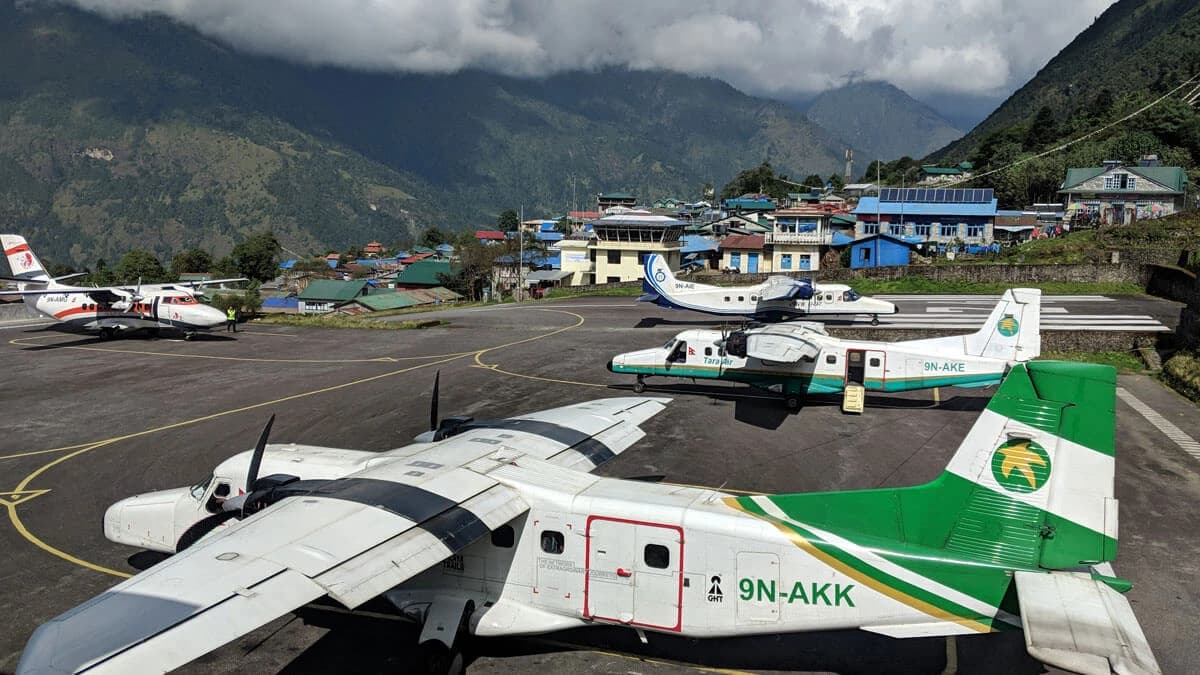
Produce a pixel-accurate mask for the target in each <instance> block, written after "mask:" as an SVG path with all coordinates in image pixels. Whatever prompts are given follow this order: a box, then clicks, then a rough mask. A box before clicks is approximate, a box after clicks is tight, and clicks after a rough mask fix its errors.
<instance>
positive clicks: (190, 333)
mask: <svg viewBox="0 0 1200 675" xmlns="http://www.w3.org/2000/svg"><path fill="white" fill-rule="evenodd" d="M183 339H184V340H187V341H188V342H191V341H192V340H195V339H196V333H195V331H190V330H189V331H188V332H186V333H184V334H183Z"/></svg>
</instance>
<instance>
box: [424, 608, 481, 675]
mask: <svg viewBox="0 0 1200 675" xmlns="http://www.w3.org/2000/svg"><path fill="white" fill-rule="evenodd" d="M474 612H475V603H474V602H472V601H471V600H464V599H462V598H454V597H438V598H436V599H435V600H434V601H433V604H432V605H430V607H429V609H428V610H426V612H425V625H424V626H423V627H422V628H421V637H420V638H418V639H419V648H420V650H421V658H422V659H423V660H424V662H425V672H426V673H429V675H460V674H461V673H462V672H463V671H464V670H465V669H466V659H465V658H464V657H463V652H462V643H463V641H464V640H465V639H466V638H467V636H468V634H469V633H470V626H469V624H470V620H471V614H473V613H474Z"/></svg>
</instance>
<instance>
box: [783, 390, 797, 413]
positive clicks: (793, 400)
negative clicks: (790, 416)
mask: <svg viewBox="0 0 1200 675" xmlns="http://www.w3.org/2000/svg"><path fill="white" fill-rule="evenodd" d="M784 404H785V405H787V409H788V410H790V411H792V412H796V411H797V410H799V409H800V397H799V396H795V395H791V394H789V395H788V397H787V398H786V399H784Z"/></svg>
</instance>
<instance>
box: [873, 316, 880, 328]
mask: <svg viewBox="0 0 1200 675" xmlns="http://www.w3.org/2000/svg"><path fill="white" fill-rule="evenodd" d="M871 325H872V326H878V325H879V315H878V314H872V315H871Z"/></svg>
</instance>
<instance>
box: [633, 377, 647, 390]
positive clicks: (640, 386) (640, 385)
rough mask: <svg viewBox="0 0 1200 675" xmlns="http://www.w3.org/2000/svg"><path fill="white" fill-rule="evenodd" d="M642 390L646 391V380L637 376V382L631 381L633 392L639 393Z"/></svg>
mask: <svg viewBox="0 0 1200 675" xmlns="http://www.w3.org/2000/svg"><path fill="white" fill-rule="evenodd" d="M644 391H646V381H645V380H643V379H642V378H640V377H639V378H638V379H637V382H634V383H633V393H635V394H640V393H642V392H644Z"/></svg>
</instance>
